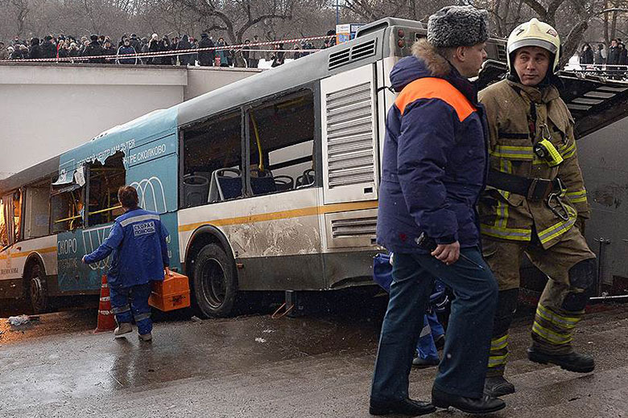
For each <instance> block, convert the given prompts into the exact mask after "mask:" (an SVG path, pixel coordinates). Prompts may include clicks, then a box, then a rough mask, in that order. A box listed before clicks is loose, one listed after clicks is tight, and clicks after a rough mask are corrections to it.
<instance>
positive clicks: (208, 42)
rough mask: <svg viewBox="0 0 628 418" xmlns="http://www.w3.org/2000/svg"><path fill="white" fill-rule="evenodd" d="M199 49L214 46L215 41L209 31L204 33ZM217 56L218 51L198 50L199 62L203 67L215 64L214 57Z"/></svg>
mask: <svg viewBox="0 0 628 418" xmlns="http://www.w3.org/2000/svg"><path fill="white" fill-rule="evenodd" d="M198 47H199V49H201V48H213V47H214V41H212V39H211V38H210V37H209V35H208V34H207V33H203V34H202V35H201V40H200V42H199V43H198ZM215 57H216V51H215V50H211V51H199V52H198V61H199V64H200V65H201V66H203V67H211V66H213V65H214V58H215Z"/></svg>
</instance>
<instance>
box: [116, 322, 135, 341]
mask: <svg viewBox="0 0 628 418" xmlns="http://www.w3.org/2000/svg"><path fill="white" fill-rule="evenodd" d="M132 331H133V326H132V325H131V323H130V322H120V323H119V324H118V327H117V328H116V329H115V330H114V331H113V335H114V336H115V338H120V337H123V336H124V334H128V333H129V332H132Z"/></svg>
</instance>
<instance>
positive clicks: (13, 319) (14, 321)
mask: <svg viewBox="0 0 628 418" xmlns="http://www.w3.org/2000/svg"><path fill="white" fill-rule="evenodd" d="M7 322H8V323H9V325H11V326H12V327H19V326H20V325H26V324H29V323H30V322H31V319H30V317H29V316H28V315H20V316H10V317H9V319H7Z"/></svg>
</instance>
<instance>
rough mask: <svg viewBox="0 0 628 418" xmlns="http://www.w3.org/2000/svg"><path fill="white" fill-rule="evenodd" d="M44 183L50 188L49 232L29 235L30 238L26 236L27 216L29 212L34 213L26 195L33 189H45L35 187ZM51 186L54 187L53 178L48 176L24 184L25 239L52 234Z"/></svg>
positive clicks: (23, 233)
mask: <svg viewBox="0 0 628 418" xmlns="http://www.w3.org/2000/svg"><path fill="white" fill-rule="evenodd" d="M42 184H45V185H47V186H48V187H47V189H48V199H47V200H48V208H47V209H48V210H47V212H48V232H47V234H44V235H39V234H35V235H33V236H30V235H29V236H28V238H26V216H27V214H31V215H33V213H32V210H31V208H30V207H29V205H28V201H27V199H26V196H27V195H28V193H29V191H30V190H32V189H42V190H43V189H44V187H35V186H37V185H42ZM51 187H52V178H47V179H45V180H41V181H39V182H35V183H31V184H28V185H26V186H24V202H23V210H24V216H23V217H22V218H23V222H22V238H23V239H24V240H29V239H35V238H41V237H45V236H47V235H50V234H51V230H50V224H51V222H50V218H51V217H52V197H51V195H50V189H51Z"/></svg>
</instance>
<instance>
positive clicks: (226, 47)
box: [11, 35, 336, 62]
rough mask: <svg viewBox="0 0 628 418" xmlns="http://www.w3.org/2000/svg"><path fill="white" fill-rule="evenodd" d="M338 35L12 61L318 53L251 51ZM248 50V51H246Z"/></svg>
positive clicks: (291, 50)
mask: <svg viewBox="0 0 628 418" xmlns="http://www.w3.org/2000/svg"><path fill="white" fill-rule="evenodd" d="M335 36H336V35H324V36H310V37H304V38H295V39H283V40H277V41H268V42H256V43H253V42H251V43H248V44H238V45H224V46H213V47H207V48H189V49H177V50H170V51H158V52H139V53H135V54H122V55H119V54H115V55H91V56H77V57H63V58H61V57H57V58H23V59H17V60H11V62H74V61H88V60H96V59H97V60H102V59H105V60H109V61H112V60H129V59H138V58H155V57H157V58H158V57H169V56H177V55H189V54H197V53H199V52H210V51H232V50H233V51H234V52H244V51H250V52H282V53H293V54H294V53H296V52H299V53H310V52H317V51H320V49H299V50H296V49H264V50H262V49H257V48H255V49H251V47H256V46H269V45H282V44H295V43H301V42H305V41H316V40H323V39H330V38H334V37H335ZM246 48H248V49H246Z"/></svg>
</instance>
